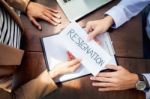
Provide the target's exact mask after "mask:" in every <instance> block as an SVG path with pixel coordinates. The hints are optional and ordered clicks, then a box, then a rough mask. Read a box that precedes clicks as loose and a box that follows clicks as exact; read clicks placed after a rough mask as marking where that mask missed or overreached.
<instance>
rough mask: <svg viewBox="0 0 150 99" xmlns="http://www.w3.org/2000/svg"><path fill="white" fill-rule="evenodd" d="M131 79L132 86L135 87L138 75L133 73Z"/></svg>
mask: <svg viewBox="0 0 150 99" xmlns="http://www.w3.org/2000/svg"><path fill="white" fill-rule="evenodd" d="M131 79H132V82H133V83H132V88H136V83H137V82H138V81H139V77H138V75H137V74H134V73H133V74H132V77H131Z"/></svg>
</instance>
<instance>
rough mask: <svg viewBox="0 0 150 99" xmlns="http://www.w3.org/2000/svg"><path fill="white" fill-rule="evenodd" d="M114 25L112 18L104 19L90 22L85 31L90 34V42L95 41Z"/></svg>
mask: <svg viewBox="0 0 150 99" xmlns="http://www.w3.org/2000/svg"><path fill="white" fill-rule="evenodd" d="M112 24H113V19H112V17H111V16H106V17H105V18H104V19H100V20H95V21H89V22H88V23H87V24H86V27H85V31H86V32H88V33H89V40H91V39H94V38H95V37H96V36H97V35H99V34H102V33H104V32H106V31H107V30H108V29H109V28H110V27H111V26H112Z"/></svg>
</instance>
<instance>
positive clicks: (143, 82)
mask: <svg viewBox="0 0 150 99" xmlns="http://www.w3.org/2000/svg"><path fill="white" fill-rule="evenodd" d="M137 75H138V77H139V81H137V83H136V89H137V90H140V91H148V90H149V88H150V87H149V83H148V81H147V79H146V77H145V76H144V75H142V74H137Z"/></svg>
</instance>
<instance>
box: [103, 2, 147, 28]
mask: <svg viewBox="0 0 150 99" xmlns="http://www.w3.org/2000/svg"><path fill="white" fill-rule="evenodd" d="M149 3H150V0H134V1H131V0H121V2H120V3H119V4H118V5H117V6H114V7H113V8H111V9H110V10H109V11H107V12H106V13H105V14H106V15H109V16H111V17H112V18H113V20H114V25H113V28H118V27H119V26H121V25H122V24H124V23H125V22H127V21H128V20H130V19H131V18H132V17H134V16H136V15H137V14H138V13H140V12H141V11H142V10H143V9H144V7H145V6H146V5H148V4H149Z"/></svg>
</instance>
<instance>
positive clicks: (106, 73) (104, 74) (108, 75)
mask: <svg viewBox="0 0 150 99" xmlns="http://www.w3.org/2000/svg"><path fill="white" fill-rule="evenodd" d="M114 76H115V72H102V73H99V74H97V77H107V78H111V77H114Z"/></svg>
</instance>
